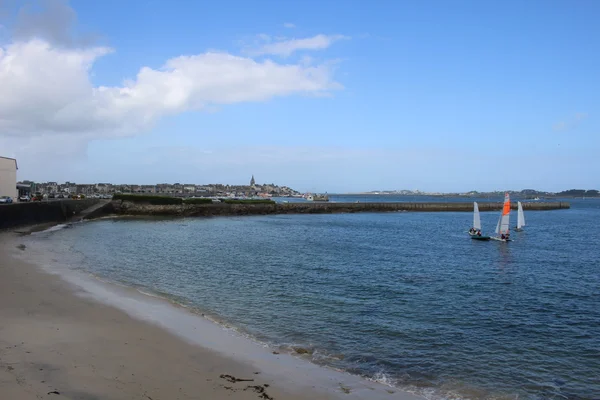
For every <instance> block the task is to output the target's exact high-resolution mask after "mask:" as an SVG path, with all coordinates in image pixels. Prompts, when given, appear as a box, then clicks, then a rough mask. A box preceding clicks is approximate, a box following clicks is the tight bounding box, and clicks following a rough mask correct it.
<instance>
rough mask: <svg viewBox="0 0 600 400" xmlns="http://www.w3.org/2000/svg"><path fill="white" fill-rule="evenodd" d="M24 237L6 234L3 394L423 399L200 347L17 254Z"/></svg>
mask: <svg viewBox="0 0 600 400" xmlns="http://www.w3.org/2000/svg"><path fill="white" fill-rule="evenodd" d="M18 244H19V238H18V237H17V236H16V235H15V234H14V233H0V399H7V400H8V399H10V400H29V399H46V398H48V399H50V398H54V399H73V400H75V399H80V400H100V399H102V400H117V399H118V400H120V399H140V400H142V399H143V400H171V399H182V400H184V399H215V400H219V399H290V400H294V399H317V400H318V399H336V398H369V399H370V398H394V399H398V398H399V399H406V400H409V399H417V397H414V396H412V395H409V394H406V393H402V392H399V391H397V390H395V389H391V388H387V387H385V386H383V385H378V384H375V383H371V382H369V383H367V382H366V381H364V382H359V381H362V380H360V379H359V378H356V377H349V376H348V375H347V374H341V373H337V372H334V371H325V369H323V374H324V375H327V374H331V376H330V377H329V378H328V380H329V381H330V382H331V384H330V385H322V384H321V383H322V382H320V381H319V382H318V381H317V380H315V381H311V380H309V379H305V377H304V375H302V374H301V373H299V374H298V376H295V374H294V373H293V371H294V369H293V368H290V365H289V364H288V365H287V367H286V366H284V365H282V366H278V365H277V362H278V361H277V360H276V359H273V360H270V361H269V362H257V363H254V362H244V361H240V360H239V359H236V358H235V357H233V355H232V354H225V353H224V352H223V351H220V352H217V351H215V350H214V349H213V348H212V347H211V348H208V347H202V346H198V345H195V344H192V343H190V341H186V340H184V339H183V338H181V337H178V336H177V335H175V334H173V333H172V332H169V331H168V330H166V329H163V328H161V327H160V326H158V325H157V324H156V323H151V322H148V321H144V320H140V319H138V318H133V317H132V316H130V315H129V314H127V313H126V312H124V311H122V310H121V309H119V308H116V307H112V306H110V305H107V304H105V303H103V302H100V301H97V299H93V298H92V297H90V296H89V295H87V294H86V293H85V289H83V288H82V287H78V286H76V285H74V284H73V283H72V282H67V281H65V280H64V279H61V277H60V276H59V275H55V274H49V273H47V272H45V271H43V270H42V269H40V268H39V267H37V266H35V265H33V264H30V263H28V262H25V261H23V260H21V259H19V258H17V257H15V256H14V253H15V252H21V251H23V252H27V251H28V249H27V248H25V249H18V248H17V245H18ZM110 296H112V295H110ZM134 300H135V299H134ZM135 301H138V300H135ZM163 303H166V302H163ZM108 304H110V303H108ZM163 306H165V307H171V305H168V304H163ZM149 307H152V305H151V304H150V305H149ZM173 308H174V309H175V307H173ZM177 312H179V313H187V311H185V310H178V311H177ZM188 314H190V313H188ZM189 318H196V319H200V318H199V317H193V316H192V315H190V316H189ZM194 329H195V328H194ZM194 334H195V335H196V336H198V335H199V336H202V332H195V333H194ZM207 335H209V334H208V332H207ZM217 339H218V338H217ZM213 340H214V338H213ZM217 347H218V346H217ZM221 350H222V349H221ZM262 351H263V352H264V354H267V353H268V354H269V355H271V353H270V352H268V351H267V350H262ZM256 354H258V353H256ZM260 357H262V356H260ZM265 357H266V356H265ZM273 357H274V356H273ZM289 357H291V356H289ZM263 361H264V360H263ZM298 362H303V361H301V360H299V361H298ZM306 364H308V363H306ZM265 366H267V367H265ZM269 366H270V367H269ZM279 367H281V368H279ZM296 368H297V367H296ZM310 368H312V369H315V368H319V367H316V366H311V367H310ZM278 370H279V371H278ZM290 371H292V372H290ZM335 374H339V376H340V377H342V378H343V379H342V378H340V379H341V383H339V382H336V379H338V378H339V377H337V376H335ZM342 375H343V376H342ZM345 382H349V383H345ZM386 396H387V397H386Z"/></svg>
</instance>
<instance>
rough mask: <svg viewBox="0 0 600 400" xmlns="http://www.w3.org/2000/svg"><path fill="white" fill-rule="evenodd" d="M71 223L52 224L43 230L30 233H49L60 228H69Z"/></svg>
mask: <svg viewBox="0 0 600 400" xmlns="http://www.w3.org/2000/svg"><path fill="white" fill-rule="evenodd" d="M70 227H71V224H58V225H54V226H52V227H50V228H48V229H44V230H43V231H37V232H32V233H31V234H32V235H39V234H41V233H50V232H55V231H59V230H61V229H65V228H70Z"/></svg>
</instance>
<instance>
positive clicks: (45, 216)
mask: <svg viewBox="0 0 600 400" xmlns="http://www.w3.org/2000/svg"><path fill="white" fill-rule="evenodd" d="M99 202H100V200H97V199H84V200H57V201H39V202H38V201H36V202H29V203H15V204H3V205H0V229H9V228H16V227H19V226H26V225H35V224H44V223H60V222H66V221H68V220H69V219H71V218H73V217H74V216H77V215H80V214H82V213H83V212H84V211H85V210H86V209H88V208H90V207H93V206H94V205H96V204H98V203H99Z"/></svg>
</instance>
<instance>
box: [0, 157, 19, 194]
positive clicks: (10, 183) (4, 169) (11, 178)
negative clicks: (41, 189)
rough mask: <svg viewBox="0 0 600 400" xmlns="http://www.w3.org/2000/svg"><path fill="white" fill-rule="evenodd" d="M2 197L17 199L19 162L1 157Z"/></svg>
mask: <svg viewBox="0 0 600 400" xmlns="http://www.w3.org/2000/svg"><path fill="white" fill-rule="evenodd" d="M0 196H10V197H12V198H13V200H16V199H17V162H16V161H15V160H14V159H12V158H4V157H0Z"/></svg>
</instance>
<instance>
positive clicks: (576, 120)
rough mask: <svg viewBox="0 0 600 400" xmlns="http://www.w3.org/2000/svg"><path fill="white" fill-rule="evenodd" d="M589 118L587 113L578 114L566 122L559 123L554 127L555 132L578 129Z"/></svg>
mask: <svg viewBox="0 0 600 400" xmlns="http://www.w3.org/2000/svg"><path fill="white" fill-rule="evenodd" d="M587 117H588V114H587V113H584V112H576V113H575V114H573V115H572V116H571V117H569V118H568V119H567V120H565V121H560V122H557V123H556V124H554V125H553V126H552V129H554V130H555V131H559V132H560V131H566V130H569V129H572V128H575V127H577V126H578V125H579V124H580V123H581V122H582V121H583V120H584V119H586V118H587Z"/></svg>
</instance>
